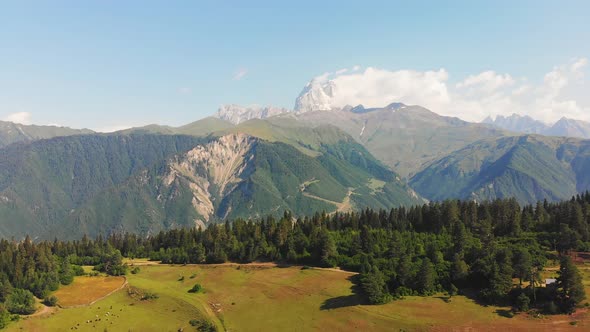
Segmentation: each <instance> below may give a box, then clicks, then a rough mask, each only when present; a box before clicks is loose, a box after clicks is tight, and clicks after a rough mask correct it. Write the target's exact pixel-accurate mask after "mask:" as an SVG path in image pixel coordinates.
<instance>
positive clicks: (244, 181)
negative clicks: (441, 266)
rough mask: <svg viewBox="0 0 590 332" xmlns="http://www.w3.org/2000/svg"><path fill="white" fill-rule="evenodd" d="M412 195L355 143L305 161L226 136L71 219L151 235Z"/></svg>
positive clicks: (405, 200)
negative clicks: (182, 228) (222, 222)
mask: <svg viewBox="0 0 590 332" xmlns="http://www.w3.org/2000/svg"><path fill="white" fill-rule="evenodd" d="M414 195H415V194H413V191H411V190H410V189H409V188H408V187H407V186H405V185H404V184H403V183H401V182H400V181H399V180H397V179H396V176H395V174H394V173H393V172H391V171H389V170H387V169H386V168H385V167H383V166H381V164H380V163H379V162H377V161H376V160H375V159H373V158H372V157H371V156H370V155H369V154H368V153H367V152H366V150H365V149H364V148H362V147H361V146H360V145H358V144H356V143H354V142H346V141H342V142H340V143H339V144H337V145H331V146H325V147H324V148H323V149H322V150H321V154H320V156H318V157H311V156H308V155H305V154H303V153H301V152H300V151H299V150H297V149H295V148H293V147H292V146H290V145H287V144H284V143H279V142H275V143H271V142H267V141H263V140H260V139H258V138H255V137H252V136H249V135H245V134H229V135H226V136H223V137H220V138H218V139H215V140H213V141H211V142H210V143H208V144H206V145H200V146H196V147H194V148H193V149H191V150H190V151H188V152H185V153H182V154H179V155H175V156H174V157H171V158H169V159H167V160H166V161H165V162H163V163H159V164H158V165H156V166H154V167H151V168H149V169H147V170H144V171H142V172H141V173H140V174H138V175H136V176H134V177H132V178H130V179H129V180H128V181H126V182H125V183H123V184H121V185H119V186H116V187H113V188H110V189H109V190H107V191H105V192H103V193H101V194H99V195H97V196H96V197H95V198H94V199H92V200H91V201H89V202H88V203H87V204H86V205H85V206H84V207H83V208H81V209H80V211H78V212H77V213H76V214H75V218H74V219H77V220H79V221H80V222H81V223H82V224H84V225H87V226H86V227H88V229H89V230H90V227H92V225H100V226H99V227H100V228H99V229H97V230H99V231H110V230H113V229H117V228H120V229H121V230H125V231H134V232H142V233H152V232H154V231H158V230H160V229H166V228H174V227H180V226H195V225H201V226H205V225H208V224H210V223H212V222H218V221H223V220H225V219H227V218H236V217H243V218H249V217H255V216H256V217H259V216H265V215H268V214H276V215H279V214H282V213H283V212H284V211H285V210H290V211H292V212H293V213H294V214H295V215H302V214H309V213H312V212H313V211H326V212H333V211H337V210H339V211H348V210H350V209H352V208H353V207H356V208H360V207H365V206H374V207H383V208H385V207H390V206H398V205H400V204H403V205H409V204H413V203H418V202H420V200H419V199H418V198H417V197H416V196H414ZM138 221H140V222H139V223H138ZM72 231H75V230H72Z"/></svg>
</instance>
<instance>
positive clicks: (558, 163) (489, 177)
mask: <svg viewBox="0 0 590 332" xmlns="http://www.w3.org/2000/svg"><path fill="white" fill-rule="evenodd" d="M588 170H590V141H589V140H580V139H574V138H563V137H545V136H539V135H524V136H514V137H501V138H495V139H484V140H481V141H478V142H476V143H473V144H470V145H468V146H466V147H464V148H462V149H459V150H457V151H455V152H453V153H450V154H448V155H447V156H445V157H443V158H441V159H439V160H438V161H436V162H433V163H432V164H431V165H429V166H428V167H427V168H426V169H424V170H422V171H421V172H419V173H418V174H416V175H415V176H413V177H412V179H411V180H410V185H411V186H412V187H413V188H414V189H415V190H416V191H417V192H418V193H420V194H421V195H423V196H424V197H426V198H428V199H431V200H442V199H447V198H458V199H475V200H479V201H481V200H486V199H495V198H507V197H515V198H517V199H518V200H519V201H520V202H526V203H533V202H536V201H537V200H543V199H547V200H549V201H556V200H565V199H569V198H571V196H572V195H575V194H576V193H579V192H581V191H585V190H588V189H590V172H589V171H588Z"/></svg>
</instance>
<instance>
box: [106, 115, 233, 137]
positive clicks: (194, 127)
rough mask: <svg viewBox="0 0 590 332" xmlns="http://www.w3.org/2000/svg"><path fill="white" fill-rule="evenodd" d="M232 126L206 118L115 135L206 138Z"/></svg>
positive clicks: (137, 128)
mask: <svg viewBox="0 0 590 332" xmlns="http://www.w3.org/2000/svg"><path fill="white" fill-rule="evenodd" d="M233 126H234V125H233V124H231V123H229V122H227V121H225V120H222V119H218V118H215V117H212V116H210V117H206V118H204V119H201V120H198V121H195V122H191V123H189V124H187V125H184V126H180V127H171V126H162V125H157V124H151V125H147V126H144V127H135V128H129V129H125V130H121V131H118V132H115V133H113V134H115V135H129V134H164V135H192V136H207V135H209V134H212V133H214V132H217V131H220V130H224V129H228V128H232V127H233Z"/></svg>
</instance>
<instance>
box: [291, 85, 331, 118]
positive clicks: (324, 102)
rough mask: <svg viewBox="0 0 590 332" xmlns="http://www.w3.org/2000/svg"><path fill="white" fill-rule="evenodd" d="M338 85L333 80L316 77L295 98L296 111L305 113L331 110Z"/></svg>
mask: <svg viewBox="0 0 590 332" xmlns="http://www.w3.org/2000/svg"><path fill="white" fill-rule="evenodd" d="M335 89H336V86H335V84H334V82H333V81H327V82H324V81H321V80H317V79H314V80H312V81H311V82H309V83H308V84H307V85H306V86H305V87H304V88H303V90H302V91H301V93H300V94H299V96H298V97H297V99H296V100H295V108H294V111H295V112H296V113H305V112H312V111H330V110H332V109H333V108H334V106H333V105H332V99H333V97H334V90H335Z"/></svg>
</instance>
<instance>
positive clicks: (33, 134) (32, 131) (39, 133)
mask: <svg viewBox="0 0 590 332" xmlns="http://www.w3.org/2000/svg"><path fill="white" fill-rule="evenodd" d="M91 133H92V131H91V130H88V129H81V130H78V129H70V128H67V127H57V126H35V125H23V124H19V123H12V122H5V121H0V148H2V147H4V146H7V145H10V144H13V143H18V142H32V141H35V140H40V139H45V138H52V137H58V136H72V135H82V134H91Z"/></svg>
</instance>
